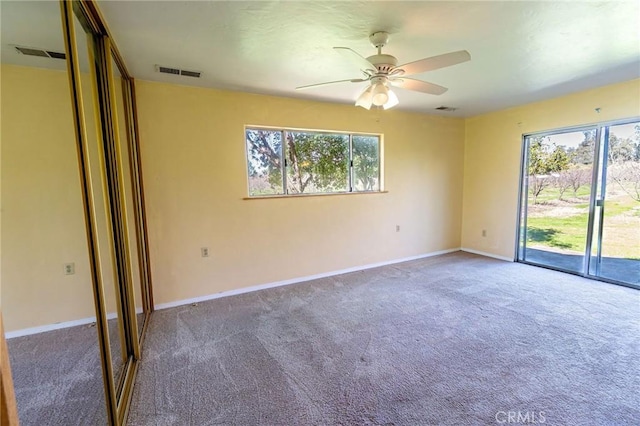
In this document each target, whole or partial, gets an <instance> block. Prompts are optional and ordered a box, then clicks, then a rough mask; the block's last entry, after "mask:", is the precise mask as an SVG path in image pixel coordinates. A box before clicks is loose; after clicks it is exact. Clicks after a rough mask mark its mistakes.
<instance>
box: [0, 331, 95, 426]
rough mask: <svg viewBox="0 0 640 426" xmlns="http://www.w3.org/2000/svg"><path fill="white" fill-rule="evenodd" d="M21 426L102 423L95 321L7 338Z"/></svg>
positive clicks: (63, 425) (68, 425) (66, 425)
mask: <svg viewBox="0 0 640 426" xmlns="http://www.w3.org/2000/svg"><path fill="white" fill-rule="evenodd" d="M7 346H8V347H9V358H10V361H11V370H12V373H13V384H14V387H15V390H16V400H17V404H18V417H19V418H20V424H21V425H22V426H31V425H33V426H42V425H60V426H70V425H105V424H106V423H107V413H106V411H105V402H104V391H103V385H102V369H101V366H100V358H99V350H98V337H97V333H96V328H95V326H92V325H83V326H77V327H70V328H64V329H60V330H54V331H49V332H46V333H39V334H33V335H31V336H24V337H16V338H13V339H9V340H7Z"/></svg>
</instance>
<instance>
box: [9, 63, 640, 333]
mask: <svg viewBox="0 0 640 426" xmlns="http://www.w3.org/2000/svg"><path fill="white" fill-rule="evenodd" d="M1 83H2V86H1V90H2V98H1V101H2V104H1V105H0V106H1V108H2V109H1V120H2V128H1V138H2V158H1V161H2V164H1V171H2V176H1V191H2V209H3V212H2V217H1V220H2V234H1V238H2V248H3V250H2V264H1V274H2V275H1V281H2V284H3V286H2V310H3V315H4V318H5V322H6V323H5V325H6V329H7V331H12V330H16V329H23V328H28V327H34V326H39V325H45V324H51V323H56V322H61V321H70V320H76V319H80V318H87V317H91V316H93V315H94V313H93V312H94V311H93V302H92V294H91V291H92V290H91V285H90V281H89V272H88V259H87V249H86V237H85V234H84V222H83V216H82V206H81V200H80V188H79V178H78V171H77V159H76V152H75V139H74V134H73V127H72V123H73V122H72V116H71V108H70V98H69V92H68V81H67V76H66V74H65V73H64V72H58V71H48V70H42V69H35V68H25V67H16V66H10V65H3V66H2V73H1ZM639 93H640V81H638V80H636V81H631V82H626V83H622V84H617V85H612V86H606V87H602V88H598V89H594V90H591V91H587V92H582V93H578V94H574V95H570V96H565V97H562V98H558V99H553V100H549V101H544V102H539V103H535V104H530V105H525V106H521V107H517V108H512V109H509V110H505V111H499V112H495V113H491V114H486V115H482V116H478V117H473V118H470V119H467V120H461V119H453V118H444V117H437V116H429V115H423V114H412V113H405V112H399V111H393V110H392V111H380V112H378V111H365V110H363V109H360V108H355V107H353V106H351V105H336V104H329V103H319V102H310V101H302V100H294V99H287V98H278V97H270V96H260V95H251V94H245V93H237V92H227V91H219V90H212V89H203V88H191V87H184V86H177V85H169V84H162V83H152V82H145V81H138V82H137V95H138V109H139V120H140V138H141V156H142V162H143V177H144V179H145V182H144V183H145V189H146V194H145V195H146V202H147V220H148V226H149V243H150V255H151V264H152V273H153V284H154V296H155V302H156V303H168V302H175V301H178V300H182V299H188V298H192V297H198V296H206V295H210V294H213V293H217V292H221V291H226V290H232V289H240V288H243V287H248V286H253V285H259V284H264V283H269V282H274V281H280V280H287V279H292V278H297V277H303V276H308V275H313V274H321V273H326V272H331V271H336V270H341V269H345V268H352V267H357V266H360V265H366V264H371V263H376V262H384V261H389V260H394V259H401V258H405V257H410V256H416V255H421V254H426V253H431V252H436V251H440V250H446V249H453V248H457V247H460V246H461V245H462V246H463V247H465V248H470V249H473V250H478V251H482V252H486V253H490V254H494V255H498V256H504V257H512V256H513V247H514V238H515V222H516V212H517V192H518V174H519V167H520V163H519V157H520V149H521V135H522V133H527V132H533V131H538V130H545V129H552V128H558V127H564V126H573V125H578V124H585V123H593V122H597V121H606V120H612V119H620V118H625V117H631V116H638V115H640V105H639V101H638V99H639V96H638V94H639ZM596 107H599V108H601V113H600V114H596V113H595V112H594V108H596ZM246 124H250V125H266V126H283V127H298V128H310V129H332V130H345V131H355V132H372V133H382V134H383V135H384V159H385V189H387V190H388V193H382V194H359V195H337V196H324V197H323V196H316V197H304V198H280V199H262V200H244V199H243V198H244V197H245V196H246V195H247V178H246V165H245V161H246V159H245V147H244V134H243V129H244V125H246ZM463 176H464V180H463ZM463 184H464V196H463ZM463 207H464V208H463ZM102 220H103V221H104V218H103V219H102ZM131 225H132V226H133V224H131ZM396 225H400V232H396V231H395V227H396ZM482 229H486V230H487V231H488V235H487V237H485V238H483V237H481V230H482ZM102 232H104V229H103V230H102ZM461 235H462V242H461ZM201 247H209V248H210V252H211V257H209V258H202V257H200V248H201ZM66 262H75V263H76V274H75V275H71V276H66V275H64V273H63V264H64V263H66ZM107 281H108V280H107ZM107 287H108V286H107ZM107 298H109V299H111V298H112V296H111V295H110V294H109V292H107ZM34 312H35V313H36V314H35V315H34Z"/></svg>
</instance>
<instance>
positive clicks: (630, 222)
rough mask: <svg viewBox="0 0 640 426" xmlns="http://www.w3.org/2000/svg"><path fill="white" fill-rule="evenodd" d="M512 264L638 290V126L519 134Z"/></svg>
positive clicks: (639, 178)
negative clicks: (521, 141) (520, 162)
mask: <svg viewBox="0 0 640 426" xmlns="http://www.w3.org/2000/svg"><path fill="white" fill-rule="evenodd" d="M522 170H523V174H522V188H521V195H522V196H521V207H520V227H519V237H518V253H517V259H518V260H519V261H521V262H526V263H531V264H536V265H540V266H545V267H550V268H553V269H558V270H562V271H566V272H571V273H575V274H580V275H585V276H592V277H597V278H601V279H603V280H606V281H613V282H616V283H622V284H627V285H632V286H640V122H639V121H633V122H628V121H627V122H622V123H616V124H612V125H600V126H589V127H583V128H577V129H570V130H565V131H555V132H547V133H539V134H532V135H526V136H525V138H524V150H523V167H522Z"/></svg>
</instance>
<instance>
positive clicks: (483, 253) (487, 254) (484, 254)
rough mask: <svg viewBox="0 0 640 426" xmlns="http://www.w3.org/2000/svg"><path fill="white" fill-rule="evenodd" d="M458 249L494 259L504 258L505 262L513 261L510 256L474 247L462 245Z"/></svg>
mask: <svg viewBox="0 0 640 426" xmlns="http://www.w3.org/2000/svg"><path fill="white" fill-rule="evenodd" d="M460 250H462V251H466V252H467V253H473V254H479V255H480V256H486V257H492V258H494V259H499V260H506V261H507V262H513V258H512V257H506V256H498V255H497V254H493V253H487V252H484V251H480V250H474V249H470V248H464V247H462V248H461V249H460Z"/></svg>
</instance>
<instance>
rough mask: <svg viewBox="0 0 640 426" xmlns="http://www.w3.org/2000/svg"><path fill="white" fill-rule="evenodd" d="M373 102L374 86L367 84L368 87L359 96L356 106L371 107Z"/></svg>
mask: <svg viewBox="0 0 640 426" xmlns="http://www.w3.org/2000/svg"><path fill="white" fill-rule="evenodd" d="M372 103H373V86H367V88H366V89H364V91H363V92H362V93H361V94H360V96H358V100H356V106H359V107H362V108H364V109H371V104H372Z"/></svg>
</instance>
